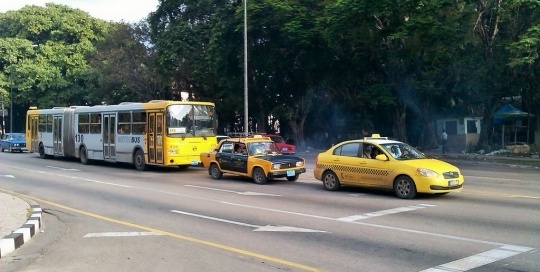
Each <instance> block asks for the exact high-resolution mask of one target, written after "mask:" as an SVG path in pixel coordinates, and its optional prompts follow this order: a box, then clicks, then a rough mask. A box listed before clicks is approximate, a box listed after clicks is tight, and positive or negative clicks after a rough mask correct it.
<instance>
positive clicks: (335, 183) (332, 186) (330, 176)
mask: <svg viewBox="0 0 540 272" xmlns="http://www.w3.org/2000/svg"><path fill="white" fill-rule="evenodd" d="M322 180H323V185H324V189H326V190H328V191H336V190H338V189H339V187H341V183H339V178H338V177H337V176H336V173H334V172H332V171H327V172H326V173H324V175H323V177H322Z"/></svg>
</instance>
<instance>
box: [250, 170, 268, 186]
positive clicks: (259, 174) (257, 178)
mask: <svg viewBox="0 0 540 272" xmlns="http://www.w3.org/2000/svg"><path fill="white" fill-rule="evenodd" d="M253 181H254V182H255V183H256V184H265V183H266V182H267V181H268V178H266V175H265V174H264V171H263V170H262V169H261V168H259V167H257V168H255V169H253Z"/></svg>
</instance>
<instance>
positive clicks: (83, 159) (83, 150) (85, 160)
mask: <svg viewBox="0 0 540 272" xmlns="http://www.w3.org/2000/svg"><path fill="white" fill-rule="evenodd" d="M79 155H80V157H81V163H82V164H84V165H88V164H90V160H89V159H88V152H87V151H86V147H84V146H83V147H81V151H80V152H79Z"/></svg>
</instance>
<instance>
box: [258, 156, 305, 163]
mask: <svg viewBox="0 0 540 272" xmlns="http://www.w3.org/2000/svg"><path fill="white" fill-rule="evenodd" d="M255 157H257V158H258V159H262V160H267V161H270V162H272V163H290V162H297V161H303V160H304V159H302V158H300V157H298V156H291V155H261V156H255Z"/></svg>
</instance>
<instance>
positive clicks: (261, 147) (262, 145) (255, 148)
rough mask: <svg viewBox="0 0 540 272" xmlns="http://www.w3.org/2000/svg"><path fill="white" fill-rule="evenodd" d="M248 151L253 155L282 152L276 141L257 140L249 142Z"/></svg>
mask: <svg viewBox="0 0 540 272" xmlns="http://www.w3.org/2000/svg"><path fill="white" fill-rule="evenodd" d="M248 152H249V155H251V156H256V155H268V154H273V155H276V154H280V153H279V149H278V148H277V147H276V144H275V143H274V142H255V143H248Z"/></svg>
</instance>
